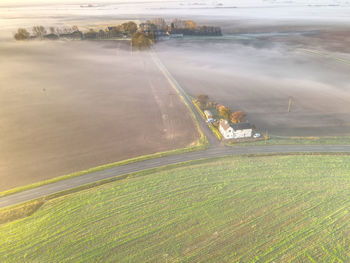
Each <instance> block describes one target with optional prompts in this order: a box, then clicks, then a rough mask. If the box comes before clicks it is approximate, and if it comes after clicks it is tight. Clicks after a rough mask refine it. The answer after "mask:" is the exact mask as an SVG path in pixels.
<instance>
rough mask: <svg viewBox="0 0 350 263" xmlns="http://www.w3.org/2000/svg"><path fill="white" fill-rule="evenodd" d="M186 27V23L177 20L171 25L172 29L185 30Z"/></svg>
mask: <svg viewBox="0 0 350 263" xmlns="http://www.w3.org/2000/svg"><path fill="white" fill-rule="evenodd" d="M185 27H186V23H185V21H183V20H181V19H178V18H175V19H174V20H173V22H172V23H171V28H172V29H183V28H185Z"/></svg>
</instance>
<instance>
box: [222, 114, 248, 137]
mask: <svg viewBox="0 0 350 263" xmlns="http://www.w3.org/2000/svg"><path fill="white" fill-rule="evenodd" d="M219 130H220V132H221V134H222V135H223V137H224V138H225V139H240V138H250V137H252V133H253V128H252V126H251V125H250V124H249V123H247V122H242V123H235V124H230V123H229V122H228V121H227V120H222V119H221V120H220V126H219Z"/></svg>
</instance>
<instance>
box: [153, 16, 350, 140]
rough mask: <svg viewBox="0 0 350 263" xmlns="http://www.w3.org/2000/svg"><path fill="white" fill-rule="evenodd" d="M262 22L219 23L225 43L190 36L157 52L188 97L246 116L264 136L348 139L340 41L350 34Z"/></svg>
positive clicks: (346, 63) (345, 60) (344, 43)
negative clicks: (198, 97)
mask: <svg viewBox="0 0 350 263" xmlns="http://www.w3.org/2000/svg"><path fill="white" fill-rule="evenodd" d="M258 22H259V21H254V20H252V21H249V22H246V21H232V23H231V24H232V25H231V26H229V23H228V22H226V23H224V22H221V21H214V22H213V23H216V24H217V25H222V28H223V32H224V36H223V37H222V38H205V37H202V38H201V37H188V38H186V37H185V38H184V39H182V40H177V41H172V42H163V43H159V44H158V45H157V46H156V49H157V52H158V54H159V56H160V57H161V59H162V60H163V62H164V64H165V66H167V68H168V70H169V71H170V72H171V73H172V74H173V76H174V77H175V78H176V80H177V81H178V82H179V83H180V85H181V86H182V87H183V89H184V90H185V91H186V92H188V93H189V94H190V95H192V96H193V97H195V96H196V95H198V94H207V95H209V97H210V98H211V99H212V100H213V101H215V102H218V103H220V104H223V105H225V106H227V107H229V108H230V109H231V110H233V111H239V110H242V111H244V112H245V113H246V115H247V120H248V121H249V122H250V123H252V124H254V125H255V126H256V127H257V128H258V129H261V131H263V132H266V131H267V132H268V133H269V134H271V135H276V136H305V137H310V136H349V135H350V125H349V123H350V114H349V112H350V111H349V110H350V106H349V105H350V93H349V87H350V86H349V80H350V79H349V74H348V72H349V67H350V59H349V55H348V50H347V48H348V46H349V45H348V42H349V39H348V38H345V37H343V38H341V36H344V35H349V31H348V29H347V31H346V29H345V27H343V26H333V27H332V28H327V30H325V29H324V27H323V26H322V24H320V25H319V24H317V25H316V24H315V25H312V26H311V25H310V24H311V23H310V24H308V23H305V24H293V23H292V22H291V23H290V24H289V26H288V25H287V24H286V25H284V23H282V25H283V26H279V23H276V24H275V25H274V26H271V25H270V24H269V23H268V22H267V21H260V22H261V25H260V26H259V27H258V26H257V24H258ZM271 24H273V23H271ZM346 32H347V33H346ZM333 36H334V37H333ZM290 98H291V99H292V103H291V108H290V112H288V105H289V99H290Z"/></svg>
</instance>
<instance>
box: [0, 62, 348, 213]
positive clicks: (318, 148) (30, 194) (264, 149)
mask: <svg viewBox="0 0 350 263" xmlns="http://www.w3.org/2000/svg"><path fill="white" fill-rule="evenodd" d="M154 59H155V63H156V64H157V65H158V67H159V68H160V70H161V71H162V73H163V74H164V76H165V77H166V78H167V79H168V81H169V83H170V84H171V85H172V86H173V87H174V88H175V89H177V90H178V91H179V92H180V94H182V96H183V97H184V99H185V100H186V101H187V103H188V105H189V106H190V107H191V108H192V110H193V112H194V113H195V115H196V117H197V119H198V120H199V124H200V126H201V128H202V130H203V132H204V134H205V135H206V136H207V138H208V141H209V143H210V147H209V148H208V149H207V150H204V151H197V152H188V153H183V154H178V155H171V156H165V157H161V158H156V159H150V160H146V161H142V162H136V163H131V164H127V165H122V166H118V167H114V168H110V169H107V170H104V171H99V172H93V173H89V174H86V175H82V176H79V177H75V178H71V179H67V180H64V181H59V182H56V183H52V184H48V185H43V186H40V187H37V188H34V189H30V190H27V191H24V192H20V193H16V194H12V195H9V196H5V197H1V198H0V208H3V207H7V206H11V205H16V204H20V203H23V202H26V201H30V200H34V199H37V198H40V197H44V196H46V195H50V194H54V193H57V192H60V191H64V190H69V189H71V188H75V187H79V186H83V185H86V184H89V183H94V182H97V181H99V180H103V179H108V178H112V177H117V176H121V175H125V174H130V173H134V172H138V171H142V170H145V169H151V168H156V167H161V166H164V165H169V164H175V163H179V162H184V161H191V160H199V159H205V158H213V157H225V156H232V155H242V154H259V153H296V152H298V153H299V152H301V153H312V152H327V153H337V152H346V153H350V145H343V146H335V145H291V146H283V145H276V146H250V147H229V146H224V145H223V144H221V143H220V142H219V141H218V140H217V139H216V137H215V136H214V134H213V133H212V132H211V130H210V129H209V127H208V126H207V124H206V123H205V122H204V120H203V119H202V118H201V116H200V115H199V114H198V112H197V110H196V109H194V108H193V105H192V102H191V100H190V98H189V97H188V96H187V94H186V93H185V92H184V91H183V90H182V88H181V87H180V85H179V84H178V83H177V82H176V80H175V79H174V78H173V77H172V76H171V74H170V73H169V72H168V71H167V69H166V68H165V67H164V65H162V63H161V61H160V60H159V59H158V58H157V57H155V58H154Z"/></svg>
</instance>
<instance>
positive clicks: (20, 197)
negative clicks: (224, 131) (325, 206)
mask: <svg viewBox="0 0 350 263" xmlns="http://www.w3.org/2000/svg"><path fill="white" fill-rule="evenodd" d="M294 152H302V153H312V152H334V153H336V152H347V153H350V145H348V146H334V145H333V146H332V145H308V146H306V145H291V146H251V147H242V148H238V147H229V146H227V147H215V148H209V149H207V150H205V151H197V152H188V153H184V154H179V155H171V156H166V157H161V158H157V159H150V160H146V161H142V162H136V163H131V164H127V165H123V166H118V167H114V168H110V169H107V170H104V171H99V172H94V173H90V174H86V175H83V176H79V177H75V178H71V179H67V180H64V181H59V182H56V183H53V184H48V185H43V186H40V187H37V188H34V189H30V190H27V191H24V192H20V193H17V194H13V195H9V196H5V197H1V198H0V208H2V207H6V206H11V205H15V204H19V203H22V202H25V201H29V200H33V199H37V198H40V197H43V196H45V195H49V194H53V193H57V192H60V191H63V190H68V189H71V188H74V187H78V186H82V185H85V184H89V183H93V182H96V181H99V180H102V179H108V178H112V177H116V176H121V175H124V174H130V173H134V172H137V171H141V170H144V169H150V168H155V167H160V166H164V165H168V164H175V163H178V162H183V161H189V160H199V159H203V158H212V157H225V156H231V155H241V154H257V153H294Z"/></svg>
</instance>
